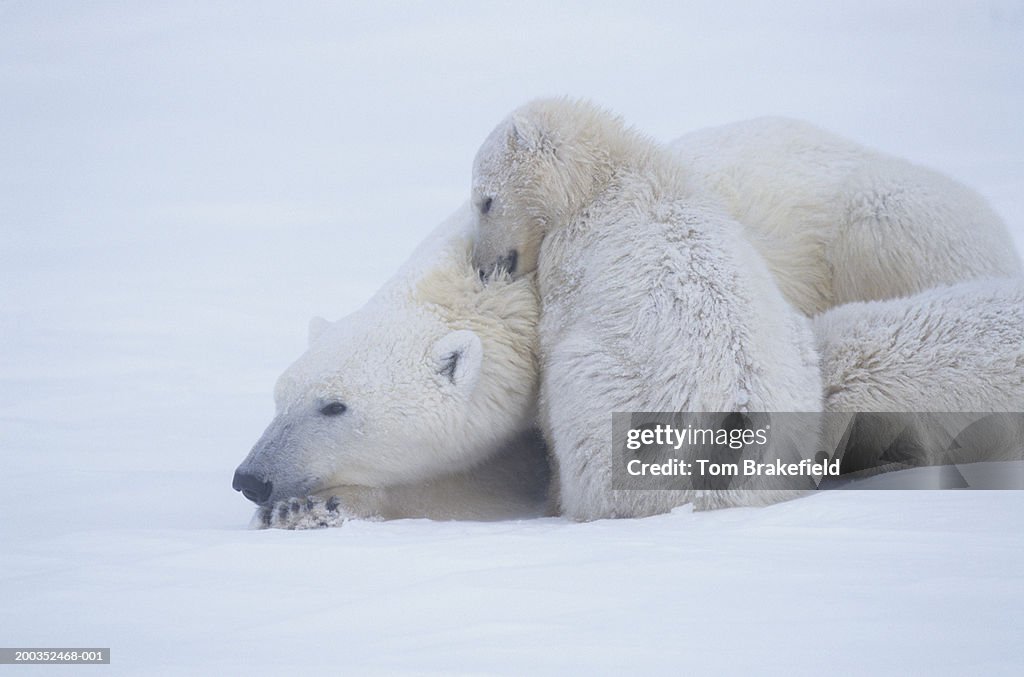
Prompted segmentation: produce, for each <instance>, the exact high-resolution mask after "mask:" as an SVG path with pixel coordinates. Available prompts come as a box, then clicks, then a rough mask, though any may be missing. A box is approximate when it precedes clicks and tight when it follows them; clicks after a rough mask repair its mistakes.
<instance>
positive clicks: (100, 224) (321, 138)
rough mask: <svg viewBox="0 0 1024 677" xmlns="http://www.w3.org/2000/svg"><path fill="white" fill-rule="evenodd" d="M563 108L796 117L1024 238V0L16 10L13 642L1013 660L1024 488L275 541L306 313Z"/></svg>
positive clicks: (8, 521)
mask: <svg viewBox="0 0 1024 677" xmlns="http://www.w3.org/2000/svg"><path fill="white" fill-rule="evenodd" d="M563 93H566V94H573V95H580V96H588V97H590V98H593V99H595V100H597V101H599V102H601V103H603V104H605V105H607V106H609V107H610V108H612V109H614V110H616V111H618V112H620V113H621V114H623V115H624V116H625V117H626V118H627V119H628V120H630V121H631V122H632V123H634V124H635V125H637V126H638V127H640V128H642V129H644V130H646V131H648V132H649V133H651V134H653V135H655V136H657V137H659V138H663V139H666V140H668V139H671V138H673V137H675V136H678V135H679V134H681V133H683V132H685V131H688V130H691V129H694V128H697V127H701V126H706V125H711V124H718V123H722V122H727V121H731V120H736V119H741V118H745V117H751V116H754V115H759V114H765V113H778V114H787V115H793V116H798V117H802V118H806V119H809V120H811V121H814V122H816V123H818V124H821V125H823V126H825V127H828V128H830V129H833V130H835V131H838V132H840V133H843V134H846V135H848V136H851V137H853V138H856V139H858V140H860V141H863V142H865V143H868V144H870V145H873V146H875V147H878V148H881V149H884V150H886V151H889V152H893V153H896V154H899V155H903V156H906V157H909V158H911V159H913V160H916V161H920V162H922V163H925V164H928V165H930V166H933V167H935V168H938V169H940V170H943V171H945V172H947V173H949V174H951V175H953V176H955V177H957V178H959V179H961V180H963V181H965V182H967V183H969V184H971V185H972V186H974V187H975V188H977V189H978V190H979V191H980V192H981V193H982V194H984V195H985V196H986V197H987V198H988V199H989V200H990V201H991V202H992V204H993V205H994V206H995V208H996V209H997V210H998V211H999V212H1000V213H1001V214H1002V215H1003V216H1004V217H1005V218H1006V220H1007V221H1008V223H1010V225H1011V227H1012V228H1013V229H1014V233H1015V236H1016V237H1017V241H1018V243H1019V244H1021V245H1024V125H1022V124H1021V121H1022V120H1024V3H1022V2H1019V1H1011V0H986V1H982V2H978V1H976V0H975V1H965V2H947V1H942V0H936V1H933V2H928V3H920V2H892V1H885V2H857V3H836V4H830V3H821V2H812V1H811V0H804V1H802V2H785V3H780V2H775V3H752V4H749V5H744V4H742V3H722V2H720V1H717V0H716V1H709V2H692V3H677V2H664V3H633V2H630V3H625V2H622V3H590V2H588V3H523V2H514V3H513V2H509V3H475V2H464V3H434V2H431V3H416V4H414V3H387V2H384V3H364V4H359V5H355V4H353V3H328V2H322V3H309V2H288V3H284V2H282V3H260V2H236V3H232V2H221V3H203V2H174V3H166V2H153V3H148V2H127V1H125V2H95V3H79V2H70V1H69V2H27V1H18V0H14V1H11V0H8V1H6V2H0V270H2V271H3V273H2V276H0V459H2V465H0V514H2V515H3V518H2V519H0V600H2V602H0V646H9V647H15V646H35V647H47V646H104V647H106V646H109V647H111V649H112V655H113V661H112V664H111V665H110V666H109V667H107V668H91V670H96V671H103V672H104V673H110V674H145V673H155V674H163V673H172V674H195V673H196V672H200V673H215V672H227V673H229V674H230V673H236V672H238V673H241V672H243V670H244V671H245V672H247V673H252V674H293V673H300V672H302V671H303V670H306V669H308V670H314V669H320V668H327V669H332V670H334V671H335V672H342V673H344V674H366V673H392V672H412V673H436V674H451V673H512V674H522V673H533V672H541V673H543V672H547V673H563V672H570V673H571V672H576V671H587V672H596V673H608V672H625V671H634V670H637V671H638V670H647V671H654V672H664V673H677V672H693V673H696V674H719V673H730V672H732V673H749V672H771V673H778V674H790V673H798V674H799V673H804V674H820V673H821V672H824V671H829V672H839V673H859V672H889V673H892V674H907V673H917V674H939V673H949V674H963V673H980V672H982V671H984V672H986V673H1006V674H1016V673H1018V672H1019V671H1020V669H1021V667H1022V666H1024V646H1022V643H1021V636H1022V630H1024V623H1022V621H1021V613H1020V611H1021V609H1022V608H1024V573H1022V572H1024V492H1020V491H1002V492H955V491H947V492H926V491H918V492H895V491H874V492H856V491H834V492H828V493H825V492H823V493H821V494H818V495H815V496H813V497H811V498H807V499H802V500H799V501H794V502H791V503H787V504H783V505H778V506H774V507H771V508H766V509H760V510H753V509H750V510H746V509H743V510H740V509H737V510H728V511H722V512H717V513H700V514H695V513H692V512H690V511H689V509H688V508H682V509H679V510H677V511H676V512H675V513H674V514H671V515H664V516H660V517H655V518H650V519H645V520H635V521H620V522H600V523H593V524H572V523H568V522H565V521H562V520H558V519H539V520H530V521H523V522H514V523H496V524H476V523H431V522H426V521H419V520H414V521H402V522H391V523H352V524H348V525H346V526H345V527H343V528H341V529H336V530H328V531H320V532H298V533H293V532H277V531H250V530H247V529H246V525H247V524H248V521H249V517H250V515H251V512H252V510H251V507H250V505H249V504H248V503H247V502H246V501H245V500H244V499H243V498H242V497H241V496H240V495H238V494H237V493H235V492H233V491H232V490H231V488H230V481H231V474H232V472H233V470H234V468H235V466H236V465H237V464H238V462H239V461H240V460H241V459H242V458H243V457H244V455H245V454H246V452H247V451H248V449H249V447H250V445H251V444H252V443H253V442H254V441H255V440H256V438H257V437H258V436H259V433H260V432H261V431H262V429H263V427H264V425H265V424H266V423H267V422H268V421H269V420H270V417H271V414H272V409H273V408H272V401H271V390H272V386H273V382H274V379H275V378H276V376H277V374H278V373H280V372H281V371H282V370H283V369H284V367H285V366H286V365H287V364H288V363H289V362H290V361H291V360H292V359H294V357H296V356H297V355H298V354H299V353H300V352H301V350H302V348H303V346H304V342H305V327H306V321H307V319H308V318H309V316H310V315H313V314H318V313H319V314H323V315H327V316H328V317H331V318H335V317H340V316H341V315H343V314H345V313H347V312H349V311H351V310H353V309H355V308H356V307H358V306H359V305H360V304H361V303H362V302H363V301H364V300H365V299H366V298H368V297H369V295H370V294H371V293H372V292H373V291H374V290H375V289H376V288H377V287H379V286H380V285H381V284H382V283H383V282H384V281H385V280H386V279H387V278H388V277H389V276H390V275H391V274H392V273H393V272H394V271H395V270H396V269H397V268H398V266H399V265H400V264H401V262H402V261H403V260H404V259H405V258H406V257H407V256H408V255H409V253H410V252H411V251H412V250H413V248H414V247H415V246H416V245H417V244H418V242H419V241H420V240H421V239H422V238H423V237H425V236H426V234H427V233H428V232H429V231H430V230H431V229H432V227H433V226H434V225H435V224H436V223H438V222H439V221H440V220H441V219H442V218H444V217H445V216H446V215H447V214H448V213H449V212H451V211H452V210H453V209H454V208H455V207H456V206H457V205H458V204H459V203H461V201H462V200H464V199H465V197H466V195H467V194H468V183H469V171H470V162H471V159H472V157H473V153H474V151H475V149H476V147H477V145H478V144H479V143H480V141H481V140H482V139H483V137H484V136H485V135H486V133H487V132H488V131H489V130H490V128H491V127H492V126H493V125H494V124H495V123H496V122H497V121H498V120H499V119H500V118H501V117H502V116H503V115H504V114H505V113H506V112H507V111H508V110H510V109H511V108H513V107H514V106H516V105H517V104H519V103H522V102H523V101H525V100H527V99H529V98H531V97H534V96H538V95H546V94H563ZM22 670H23V671H24V672H26V673H32V672H44V671H46V670H47V669H46V668H43V667H39V668H22ZM53 670H54V671H57V670H58V669H57V668H54V669H53ZM59 670H63V671H68V670H75V668H60V669H59ZM12 674H13V673H12Z"/></svg>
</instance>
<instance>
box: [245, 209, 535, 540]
mask: <svg viewBox="0 0 1024 677" xmlns="http://www.w3.org/2000/svg"><path fill="white" fill-rule="evenodd" d="M472 221H473V219H472V216H471V215H470V214H469V208H468V207H464V208H462V209H460V210H459V211H458V212H456V213H455V214H454V215H453V216H452V217H451V218H450V219H448V221H446V222H445V223H444V224H442V225H441V226H440V227H439V228H438V229H437V230H436V231H435V233H434V234H433V235H432V236H431V237H430V238H428V240H427V241H426V242H425V243H424V244H423V245H422V246H421V247H420V248H419V249H418V250H417V252H416V253H415V254H414V255H413V257H412V260H411V261H410V263H409V264H407V265H406V266H405V267H404V268H403V269H402V270H400V271H399V272H398V274H397V275H396V276H395V278H394V279H392V280H391V281H390V282H389V283H388V284H387V285H385V287H384V288H383V289H381V290H380V291H379V292H378V293H377V294H376V295H375V296H374V297H373V298H372V299H371V300H370V301H369V302H368V303H367V304H366V306H364V307H363V308H362V309H361V310H359V311H357V312H356V313H354V314H352V315H350V316H348V317H346V318H343V319H342V320H340V321H338V322H336V323H333V324H332V323H328V322H327V321H326V320H320V319H314V321H313V322H311V324H310V342H309V349H308V350H307V352H306V353H305V354H304V355H302V356H301V357H300V358H299V359H298V360H297V361H296V362H295V363H294V364H292V365H291V366H290V367H289V368H288V369H287V371H285V373H284V374H283V375H282V376H281V377H280V379H279V380H278V382H277V386H276V388H275V394H274V397H275V401H276V408H277V414H276V416H275V418H274V419H273V421H272V422H271V423H270V425H269V426H268V427H267V429H266V432H264V434H263V436H262V437H261V438H260V440H259V441H258V442H257V443H256V445H255V446H254V447H253V449H252V451H251V453H250V454H249V455H248V457H247V458H246V459H245V460H244V462H243V463H242V464H241V465H240V466H239V467H238V470H237V471H236V473H235V476H234V481H233V486H234V488H235V489H236V490H239V491H241V492H243V494H244V495H245V496H246V497H247V498H249V499H250V500H252V501H253V502H255V503H257V504H259V505H260V506H261V509H260V511H259V512H258V515H257V517H258V520H257V525H258V526H275V527H296V528H301V527H310V526H325V525H329V524H334V523H339V522H340V521H343V520H344V519H345V518H347V517H353V516H355V517H384V518H387V517H431V518H437V519H449V518H473V519H492V518H506V517H509V516H512V515H516V514H519V515H522V514H525V513H531V514H536V511H537V510H538V509H542V504H543V501H544V494H545V492H546V482H545V480H544V479H543V478H544V477H545V476H546V472H547V470H546V469H547V459H546V451H545V449H544V446H543V443H542V442H541V441H540V439H539V437H538V436H537V434H536V433H535V432H534V431H533V428H534V425H535V418H536V415H535V411H536V400H537V377H538V367H537V364H536V356H535V338H536V327H537V315H538V299H537V295H536V290H535V284H534V281H533V280H532V279H529V277H525V278H522V279H519V280H516V281H512V280H510V279H507V278H506V279H492V280H490V283H489V284H487V285H486V286H484V284H483V283H482V281H481V280H480V278H479V276H478V274H477V272H476V270H475V269H474V268H473V267H472V266H471V264H470V260H469V252H470V249H469V247H470V245H469V240H468V239H467V238H468V234H469V233H468V228H469V226H470V225H471V224H472ZM307 497H308V498H307Z"/></svg>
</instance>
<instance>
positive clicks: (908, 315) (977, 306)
mask: <svg viewBox="0 0 1024 677" xmlns="http://www.w3.org/2000/svg"><path fill="white" fill-rule="evenodd" d="M814 333H815V337H816V341H817V346H818V352H819V354H820V355H821V364H822V379H823V381H824V383H825V387H826V391H825V405H826V409H827V411H829V412H867V413H861V414H859V415H858V419H859V422H858V424H857V425H853V426H852V427H851V425H850V424H851V418H850V417H841V416H840V417H829V422H828V425H826V429H825V437H824V446H823V448H824V449H826V450H835V449H837V448H841V449H840V451H841V452H842V454H843V457H842V470H843V472H844V473H851V472H858V471H867V470H873V469H877V468H880V467H885V466H887V465H889V464H902V465H939V464H948V463H966V462H973V461H1004V460H1015V459H1020V458H1021V452H1022V451H1024V414H1021V413H1020V412H1024V281H1022V280H1020V279H1007V280H976V281H971V282H963V283H960V284H957V285H952V286H943V287H938V288H935V289H930V290H928V291H925V292H922V293H920V294H917V295H914V296H911V297H906V298H900V299H892V300H888V301H872V302H859V303H850V304H847V305H844V306H840V307H838V308H834V309H832V310H829V311H828V312H825V313H823V314H821V315H819V316H817V317H816V318H814ZM994 412H1003V413H1002V414H995V415H993V413H994ZM986 414H988V415H986ZM848 431H849V432H852V433H853V435H852V436H850V437H848V438H847V440H846V441H845V442H843V443H842V444H841V443H840V442H841V439H842V437H843V435H844V434H847V432H848Z"/></svg>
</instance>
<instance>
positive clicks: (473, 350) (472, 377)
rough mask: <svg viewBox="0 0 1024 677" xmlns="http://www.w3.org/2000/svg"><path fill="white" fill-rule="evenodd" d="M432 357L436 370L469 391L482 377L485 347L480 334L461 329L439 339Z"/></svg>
mask: <svg viewBox="0 0 1024 677" xmlns="http://www.w3.org/2000/svg"><path fill="white" fill-rule="evenodd" d="M432 357H433V363H434V364H433V366H434V368H435V370H436V371H437V373H438V374H440V375H441V376H442V377H444V379H445V381H446V382H447V383H449V384H451V385H453V386H455V387H456V388H458V389H459V390H464V391H466V392H469V391H471V390H472V389H473V386H475V385H476V382H477V379H478V378H479V377H480V367H481V365H482V364H483V357H484V349H483V345H482V344H481V343H480V337H479V336H477V335H476V334H475V333H473V332H471V331H469V330H468V329H459V330H457V331H453V332H451V333H449V334H446V335H445V336H442V337H441V338H440V339H438V341H437V343H435V344H434V349H433V351H432Z"/></svg>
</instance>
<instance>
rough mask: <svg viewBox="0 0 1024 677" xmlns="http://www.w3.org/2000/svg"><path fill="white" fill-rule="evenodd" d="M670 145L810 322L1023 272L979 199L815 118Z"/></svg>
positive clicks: (709, 132) (697, 135) (716, 132)
mask: <svg viewBox="0 0 1024 677" xmlns="http://www.w3.org/2000/svg"><path fill="white" fill-rule="evenodd" d="M669 147H670V148H671V149H672V150H673V151H674V152H675V154H676V158H677V159H678V161H679V162H680V163H681V164H682V165H683V166H684V167H685V168H686V172H687V175H688V176H689V177H690V179H691V180H692V181H694V182H695V183H697V184H699V185H700V186H701V187H702V189H703V190H704V191H705V192H706V193H707V194H708V195H713V196H715V198H716V199H718V200H719V201H720V202H721V204H722V205H723V207H724V208H725V209H726V211H727V212H728V213H729V214H730V215H731V216H732V217H733V218H735V219H736V220H737V221H739V222H740V223H742V224H743V225H744V226H745V227H746V229H747V232H748V234H749V235H750V236H751V240H752V242H753V243H754V246H755V247H757V248H758V250H759V251H760V252H761V254H762V255H763V256H764V257H765V259H766V260H767V261H768V266H769V268H771V270H772V272H773V273H774V274H775V278H776V280H778V283H779V287H780V288H781V289H782V292H783V294H785V296H786V298H788V299H789V300H790V302H791V303H793V305H795V306H796V307H797V308H799V309H800V310H801V311H803V312H804V314H806V315H808V316H811V315H815V314H817V313H819V312H822V311H824V310H827V309H828V308H831V307H833V306H837V305H840V304H843V303H849V302H852V301H871V300H880V299H888V298H896V297H900V296H907V295H910V294H915V293H917V292H920V291H924V290H925V289H929V288H931V287H935V286H939V285H944V284H951V283H955V282H960V281H964V280H972V279H981V278H989V277H1016V276H1019V275H1020V274H1021V262H1020V258H1019V257H1018V255H1017V252H1016V251H1015V249H1014V243H1013V238H1012V237H1011V235H1010V233H1009V231H1008V230H1007V228H1006V225H1005V224H1004V223H1003V221H1002V220H1001V219H1000V218H999V216H998V215H996V214H995V212H993V211H992V209H991V208H990V207H989V206H988V204H986V202H985V200H984V199H983V198H982V197H981V196H980V195H978V194H977V193H976V192H974V191H973V190H971V189H970V188H968V187H966V186H964V185H962V184H960V183H958V182H956V181H954V180H952V179H950V178H948V177H946V176H943V175H942V174H939V173H938V172H935V171H932V170H930V169H927V168H925V167H921V166H919V165H915V164H913V163H911V162H908V161H906V160H903V159H901V158H896V157H892V156H889V155H885V154H883V153H879V152H876V151H874V150H871V149H869V148H865V147H864V146H861V145H859V144H857V143H854V142H852V141H849V140H847V139H844V138H842V137H839V136H837V135H835V134H832V133H830V132H826V131H824V130H822V129H819V128H817V127H815V126H813V125H811V124H808V123H806V122H802V121H799V120H789V119H785V118H773V117H766V118H755V119H753V120H745V121H741V122H735V123H732V124H727V125H723V126H720V127H714V128H710V129H702V130H697V131H694V132H691V133H689V134H686V135H685V136H682V137H680V138H678V139H676V140H675V141H673V142H672V143H671V144H670V145H669Z"/></svg>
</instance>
